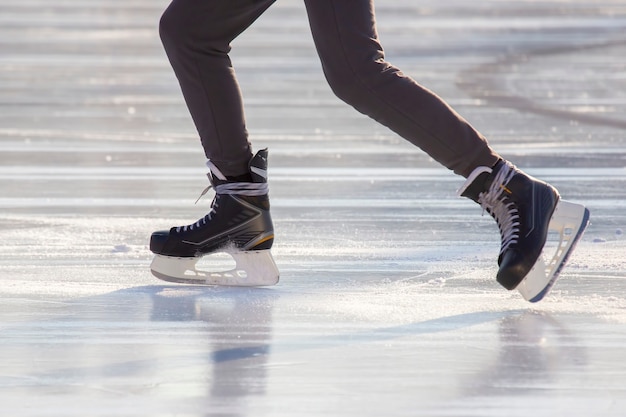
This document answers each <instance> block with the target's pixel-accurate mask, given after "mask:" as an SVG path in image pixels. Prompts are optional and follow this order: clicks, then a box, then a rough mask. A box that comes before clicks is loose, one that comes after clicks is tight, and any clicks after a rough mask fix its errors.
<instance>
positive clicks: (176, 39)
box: [159, 1, 189, 50]
mask: <svg viewBox="0 0 626 417" xmlns="http://www.w3.org/2000/svg"><path fill="white" fill-rule="evenodd" d="M177 4H178V3H177V2H176V1H173V2H172V3H171V4H170V5H169V7H168V8H167V9H165V12H163V14H162V15H161V20H160V21H159V36H160V37H161V43H162V44H163V46H164V47H165V49H166V50H170V49H172V48H174V47H176V46H180V45H182V44H183V43H185V42H186V40H187V39H188V38H189V33H188V31H186V30H185V28H187V27H188V25H186V24H185V17H184V14H183V13H182V10H179V9H180V7H178V6H177Z"/></svg>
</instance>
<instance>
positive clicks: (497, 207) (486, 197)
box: [478, 164, 520, 253]
mask: <svg viewBox="0 0 626 417" xmlns="http://www.w3.org/2000/svg"><path fill="white" fill-rule="evenodd" d="M515 173H516V171H515V168H514V167H512V166H510V165H509V164H504V165H503V166H502V168H501V169H500V171H499V172H498V174H497V175H496V177H495V178H494V179H493V182H492V183H491V186H490V187H489V190H487V191H485V192H482V193H480V194H479V195H478V203H479V204H480V206H481V207H482V208H483V210H486V211H487V212H488V213H489V214H491V215H492V216H493V218H494V219H495V220H496V223H497V224H498V228H499V229H500V236H501V239H502V246H501V248H500V253H503V252H504V251H506V250H507V249H508V248H509V247H510V246H511V245H513V244H515V243H517V241H518V239H519V233H520V230H519V226H520V223H519V218H520V217H519V211H518V209H517V206H516V205H515V203H514V202H512V201H508V202H507V200H508V199H507V198H506V197H507V194H510V191H509V190H508V189H507V188H506V185H507V184H508V183H509V181H511V179H512V178H513V176H514V175H515Z"/></svg>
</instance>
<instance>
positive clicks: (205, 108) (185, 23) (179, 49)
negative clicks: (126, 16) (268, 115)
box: [159, 0, 275, 176]
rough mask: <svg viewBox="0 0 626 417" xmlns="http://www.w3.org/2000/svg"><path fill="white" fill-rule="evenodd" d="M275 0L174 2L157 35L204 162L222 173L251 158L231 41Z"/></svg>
mask: <svg viewBox="0 0 626 417" xmlns="http://www.w3.org/2000/svg"><path fill="white" fill-rule="evenodd" d="M274 1H275V0H173V1H172V3H171V4H170V5H169V7H168V8H167V9H166V10H165V12H164V13H163V16H162V17H161V22H160V27H159V29H160V35H161V40H162V42H163V46H164V47H165V51H166V53H167V56H168V58H169V60H170V63H171V65H172V68H173V69H174V72H175V73H176V77H177V78H178V81H179V83H180V86H181V89H182V92H183V96H184V98H185V102H186V103H187V107H188V108H189V112H190V113H191V117H192V118H193V121H194V123H195V125H196V128H197V130H198V133H199V135H200V139H201V141H202V146H203V148H204V151H205V154H206V156H207V158H208V159H211V161H212V162H213V163H214V164H215V165H217V166H218V167H219V168H220V170H221V171H222V172H223V173H224V174H225V175H233V176H234V175H239V174H243V173H246V172H248V162H249V161H250V158H251V157H252V152H251V147H250V144H249V142H248V133H247V130H246V123H245V117H244V111H243V104H242V99H241V92H240V90H239V84H238V83H237V79H236V77H235V71H234V69H233V66H232V64H231V61H230V58H229V57H228V53H229V52H230V43H231V41H232V40H233V39H234V38H235V37H237V36H238V35H239V34H240V33H241V32H243V31H244V30H245V29H246V28H247V27H248V26H250V25H251V24H252V23H253V22H254V21H255V20H256V19H257V18H258V17H259V16H260V15H261V14H262V13H263V12H264V11H265V10H266V9H267V8H268V7H269V6H270V5H271V4H272V3H274Z"/></svg>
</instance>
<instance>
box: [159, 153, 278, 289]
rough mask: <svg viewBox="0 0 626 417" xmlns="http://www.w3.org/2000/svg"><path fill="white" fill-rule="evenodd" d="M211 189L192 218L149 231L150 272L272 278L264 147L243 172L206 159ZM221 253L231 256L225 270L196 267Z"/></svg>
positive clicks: (237, 281)
mask: <svg viewBox="0 0 626 417" xmlns="http://www.w3.org/2000/svg"><path fill="white" fill-rule="evenodd" d="M207 165H208V166H209V168H210V172H209V175H208V176H209V180H210V181H211V186H210V187H209V188H213V189H214V190H215V198H214V199H213V203H212V205H211V211H210V212H209V213H208V214H207V215H206V216H204V217H203V218H201V219H200V220H198V221H197V222H196V223H194V224H191V225H187V226H180V227H173V228H171V229H170V230H168V231H158V232H154V233H153V234H152V236H151V238H150V250H151V251H152V252H153V253H154V254H155V257H154V260H153V261H152V265H151V267H150V268H151V270H152V273H153V274H154V275H155V276H156V277H157V278H159V279H162V280H165V281H170V282H179V283H190V284H203V285H231V286H263V285H273V284H276V283H277V282H278V278H279V273H278V268H277V267H276V264H275V262H274V259H273V257H272V255H271V252H270V248H271V247H272V244H273V242H274V228H273V224H272V218H271V216H270V211H269V198H268V186H267V150H266V149H264V150H261V151H259V152H258V153H257V154H256V155H255V156H254V158H252V160H251V161H250V169H249V176H245V177H246V178H243V179H242V178H237V179H232V178H227V177H225V176H224V175H223V174H222V173H221V172H220V171H219V169H218V168H217V167H216V166H214V165H213V164H211V163H210V162H209V163H207ZM221 252H223V253H227V254H229V255H230V256H231V257H232V258H233V259H234V261H235V264H236V265H235V267H234V268H233V269H231V270H228V271H204V270H200V269H199V268H197V264H198V261H199V260H200V259H201V258H202V257H203V256H206V255H211V254H215V253H221Z"/></svg>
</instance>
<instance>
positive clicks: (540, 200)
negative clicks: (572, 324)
mask: <svg viewBox="0 0 626 417" xmlns="http://www.w3.org/2000/svg"><path fill="white" fill-rule="evenodd" d="M459 194H460V195H462V196H464V197H469V198H470V199H472V200H474V201H476V202H477V203H479V204H480V205H481V206H482V207H483V209H484V210H486V211H487V212H488V213H489V214H490V215H491V216H492V217H493V218H494V219H495V220H496V223H497V224H498V228H499V229H500V235H501V244H502V246H501V249H500V255H499V256H498V265H499V270H498V274H497V280H498V282H499V283H500V284H502V285H503V286H504V287H505V288H507V289H509V290H512V289H515V288H517V289H518V291H519V292H520V293H521V294H522V296H523V297H524V298H525V299H526V300H528V301H531V302H537V301H539V300H541V299H542V298H543V297H545V296H546V294H547V293H548V292H549V291H550V289H551V288H552V286H553V285H554V282H555V281H556V279H557V278H558V275H559V273H560V271H561V269H562V268H563V266H564V265H565V263H566V262H567V259H568V257H569V255H570V254H571V252H572V251H573V249H574V246H575V245H576V243H577V242H578V240H579V239H580V238H581V236H582V234H583V232H584V230H585V228H586V227H587V224H588V223H589V210H587V209H586V208H585V207H584V206H582V205H580V204H575V203H570V202H567V201H562V200H560V197H559V193H558V192H557V190H556V189H555V188H554V187H552V186H550V185H549V184H546V183H545V182H542V181H539V180H537V179H535V178H533V177H530V176H528V175H526V174H525V173H523V172H522V171H520V170H518V169H517V168H515V167H514V166H513V165H511V164H510V163H508V162H505V161H500V162H498V163H497V164H496V166H495V167H494V168H493V169H491V168H488V167H478V168H476V169H475V170H474V172H472V174H471V175H470V176H469V178H468V179H467V181H466V183H465V185H464V186H463V187H462V188H461V190H460V191H459ZM549 230H553V231H555V232H557V233H558V235H559V238H558V242H557V243H556V250H555V251H554V254H553V255H552V256H549V255H547V254H546V253H545V252H547V249H546V250H544V247H545V246H546V241H547V238H548V231H549ZM542 252H543V253H542Z"/></svg>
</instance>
